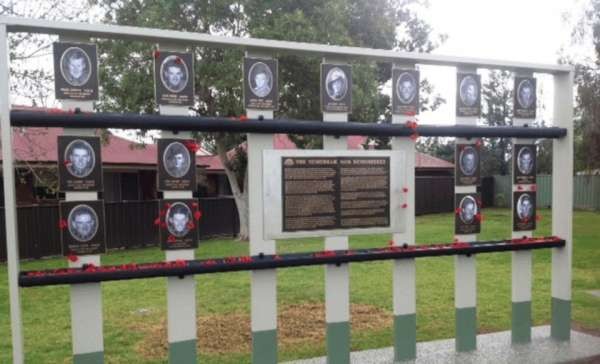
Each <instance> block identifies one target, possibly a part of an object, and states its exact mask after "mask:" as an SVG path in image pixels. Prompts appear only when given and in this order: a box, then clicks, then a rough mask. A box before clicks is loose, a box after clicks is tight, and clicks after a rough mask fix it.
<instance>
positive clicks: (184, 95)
mask: <svg viewBox="0 0 600 364" xmlns="http://www.w3.org/2000/svg"><path fill="white" fill-rule="evenodd" d="M154 90H155V97H156V103H157V104H158V105H178V106H191V105H194V58H193V57H192V54H191V53H181V52H166V51H156V52H155V54H154Z"/></svg>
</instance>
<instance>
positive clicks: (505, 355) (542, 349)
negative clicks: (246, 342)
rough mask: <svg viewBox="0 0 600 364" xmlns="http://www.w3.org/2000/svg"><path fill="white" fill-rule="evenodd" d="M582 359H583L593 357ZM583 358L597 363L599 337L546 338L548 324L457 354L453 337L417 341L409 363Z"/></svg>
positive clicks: (360, 360)
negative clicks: (527, 338)
mask: <svg viewBox="0 0 600 364" xmlns="http://www.w3.org/2000/svg"><path fill="white" fill-rule="evenodd" d="M594 357H596V358H595V359H594V360H589V361H585V360H584V359H589V358H594ZM580 360H584V361H583V362H584V363H592V362H594V363H596V362H598V363H600V337H597V336H592V335H588V334H584V333H582V332H579V331H571V341H570V342H557V341H554V340H552V339H551V338H550V326H538V327H534V328H533V329H532V333H531V344H526V345H517V346H512V345H511V342H510V331H502V332H496V333H492V334H482V335H478V336H477V350H476V351H473V352H469V353H460V354H457V353H456V351H455V350H454V339H448V340H437V341H428V342H423V343H418V344H417V359H416V360H413V361H410V362H409V363H467V364H468V363H473V364H475V363H477V364H479V363H534V364H541V363H565V362H573V361H580ZM326 362H327V359H326V357H324V356H323V357H319V358H313V359H306V360H296V361H291V362H287V363H286V364H326ZM351 362H352V363H353V364H354V363H356V364H384V363H386V364H387V363H393V362H394V351H393V348H391V347H389V348H383V349H373V350H365V351H359V352H353V353H352V354H351Z"/></svg>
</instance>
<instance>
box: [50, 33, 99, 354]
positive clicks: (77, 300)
mask: <svg viewBox="0 0 600 364" xmlns="http://www.w3.org/2000/svg"><path fill="white" fill-rule="evenodd" d="M60 41H61V42H81V43H89V39H88V38H85V37H80V36H75V35H63V36H61V37H60ZM61 106H62V108H63V109H64V110H65V111H66V110H75V109H76V108H79V109H80V110H81V111H82V112H93V111H94V102H93V101H77V100H61ZM64 135H77V136H96V130H95V129H89V128H88V129H71V128H65V129H64ZM97 199H98V192H65V201H92V200H97ZM100 263H101V262H100V255H98V254H95V255H82V256H78V259H77V261H75V262H71V261H69V267H73V268H79V267H82V266H83V265H84V264H94V265H96V266H99V265H100ZM70 288H71V333H72V341H73V362H74V363H75V364H84V363H85V364H87V363H103V362H104V334H103V318H102V287H101V284H100V283H84V284H74V285H71V287H70Z"/></svg>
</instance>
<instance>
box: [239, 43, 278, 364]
mask: <svg viewBox="0 0 600 364" xmlns="http://www.w3.org/2000/svg"><path fill="white" fill-rule="evenodd" d="M246 56H248V57H257V58H270V55H268V54H266V55H265V54H261V53H258V52H255V51H248V52H247V53H246ZM246 116H247V117H248V118H249V119H258V118H259V117H260V116H262V118H263V119H265V120H270V119H273V111H272V110H255V109H246ZM247 138H248V139H247V143H248V167H247V168H248V186H246V187H247V188H248V211H249V213H248V215H249V216H248V218H249V219H248V220H249V221H248V223H249V228H250V231H249V232H250V255H259V254H261V253H262V254H265V255H267V254H275V252H276V249H275V240H266V239H265V236H264V224H265V221H264V220H263V219H264V214H263V211H264V206H263V192H262V191H263V168H264V166H263V151H264V150H268V149H273V134H254V133H249V134H248V136H247ZM251 283H252V285H251V325H252V363H254V364H274V363H277V270H275V269H265V270H257V271H252V273H251Z"/></svg>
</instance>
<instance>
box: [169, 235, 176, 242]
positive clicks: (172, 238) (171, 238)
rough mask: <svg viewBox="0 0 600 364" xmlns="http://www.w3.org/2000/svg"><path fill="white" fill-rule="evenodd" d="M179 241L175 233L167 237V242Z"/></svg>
mask: <svg viewBox="0 0 600 364" xmlns="http://www.w3.org/2000/svg"><path fill="white" fill-rule="evenodd" d="M176 241H177V238H176V237H175V236H174V235H169V237H168V238H167V243H174V242H176Z"/></svg>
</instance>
